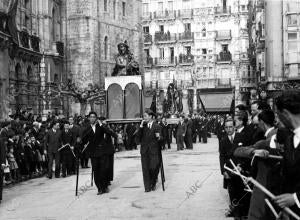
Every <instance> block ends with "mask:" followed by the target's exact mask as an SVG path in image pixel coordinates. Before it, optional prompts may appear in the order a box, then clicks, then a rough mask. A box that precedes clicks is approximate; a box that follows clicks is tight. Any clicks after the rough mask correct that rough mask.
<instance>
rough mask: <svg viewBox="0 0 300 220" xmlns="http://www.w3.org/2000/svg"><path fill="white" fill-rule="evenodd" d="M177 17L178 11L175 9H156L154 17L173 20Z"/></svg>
mask: <svg viewBox="0 0 300 220" xmlns="http://www.w3.org/2000/svg"><path fill="white" fill-rule="evenodd" d="M175 18H176V13H175V11H172V10H170V11H168V10H165V11H156V12H154V19H156V20H169V19H170V20H173V19H175Z"/></svg>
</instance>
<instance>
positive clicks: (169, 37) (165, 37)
mask: <svg viewBox="0 0 300 220" xmlns="http://www.w3.org/2000/svg"><path fill="white" fill-rule="evenodd" d="M155 42H156V43H171V42H176V34H171V33H170V32H166V33H164V32H156V33H155Z"/></svg>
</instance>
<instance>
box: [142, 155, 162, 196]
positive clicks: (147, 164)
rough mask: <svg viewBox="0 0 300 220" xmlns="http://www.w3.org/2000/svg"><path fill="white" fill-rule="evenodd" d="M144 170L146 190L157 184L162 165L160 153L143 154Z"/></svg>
mask: <svg viewBox="0 0 300 220" xmlns="http://www.w3.org/2000/svg"><path fill="white" fill-rule="evenodd" d="M141 160H142V170H143V180H144V187H145V190H151V187H152V186H153V185H155V184H156V182H157V177H158V173H159V167H160V157H159V154H149V153H146V154H142V155H141Z"/></svg>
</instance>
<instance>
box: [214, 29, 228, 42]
mask: <svg viewBox="0 0 300 220" xmlns="http://www.w3.org/2000/svg"><path fill="white" fill-rule="evenodd" d="M216 40H231V30H225V31H217V32H216Z"/></svg>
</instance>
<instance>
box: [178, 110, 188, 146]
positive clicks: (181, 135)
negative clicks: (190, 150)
mask: <svg viewBox="0 0 300 220" xmlns="http://www.w3.org/2000/svg"><path fill="white" fill-rule="evenodd" d="M183 120H184V118H183V116H180V117H179V123H178V125H177V129H176V142H177V150H183V148H184V144H183V142H184V136H185V134H186V124H185V123H184V121H183Z"/></svg>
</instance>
